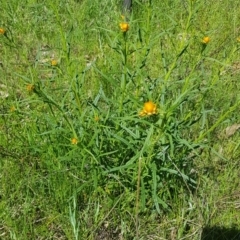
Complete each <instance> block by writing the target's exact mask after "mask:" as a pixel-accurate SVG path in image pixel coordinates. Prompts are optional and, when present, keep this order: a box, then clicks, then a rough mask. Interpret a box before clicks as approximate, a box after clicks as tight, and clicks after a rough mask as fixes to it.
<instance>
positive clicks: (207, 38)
mask: <svg viewBox="0 0 240 240" xmlns="http://www.w3.org/2000/svg"><path fill="white" fill-rule="evenodd" d="M210 40H211V39H210V37H204V38H203V40H202V43H203V44H208V43H209V42H210Z"/></svg>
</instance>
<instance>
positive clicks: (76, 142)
mask: <svg viewBox="0 0 240 240" xmlns="http://www.w3.org/2000/svg"><path fill="white" fill-rule="evenodd" d="M71 143H72V144H73V145H77V144H78V140H77V138H75V137H74V138H72V139H71Z"/></svg>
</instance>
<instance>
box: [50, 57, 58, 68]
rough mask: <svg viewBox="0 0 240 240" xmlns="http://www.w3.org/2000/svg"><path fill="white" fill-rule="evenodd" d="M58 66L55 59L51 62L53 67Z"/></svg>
mask: <svg viewBox="0 0 240 240" xmlns="http://www.w3.org/2000/svg"><path fill="white" fill-rule="evenodd" d="M57 64H58V62H57V60H55V59H53V60H52V61H51V65H52V66H53V67H54V66H57Z"/></svg>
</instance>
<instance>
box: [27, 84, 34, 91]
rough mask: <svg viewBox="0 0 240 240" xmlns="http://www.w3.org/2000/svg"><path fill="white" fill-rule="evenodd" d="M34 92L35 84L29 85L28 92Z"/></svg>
mask: <svg viewBox="0 0 240 240" xmlns="http://www.w3.org/2000/svg"><path fill="white" fill-rule="evenodd" d="M33 90H34V85H33V84H28V85H27V91H28V92H32V91H33Z"/></svg>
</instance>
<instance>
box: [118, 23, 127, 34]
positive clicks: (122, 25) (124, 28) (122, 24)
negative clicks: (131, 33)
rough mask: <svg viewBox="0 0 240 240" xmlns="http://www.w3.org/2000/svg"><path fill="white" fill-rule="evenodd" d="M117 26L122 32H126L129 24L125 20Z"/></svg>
mask: <svg viewBox="0 0 240 240" xmlns="http://www.w3.org/2000/svg"><path fill="white" fill-rule="evenodd" d="M119 26H120V28H121V30H122V32H127V31H128V30H129V24H128V23H126V22H123V23H120V24H119Z"/></svg>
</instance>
